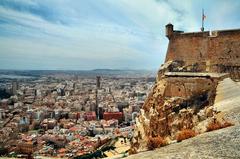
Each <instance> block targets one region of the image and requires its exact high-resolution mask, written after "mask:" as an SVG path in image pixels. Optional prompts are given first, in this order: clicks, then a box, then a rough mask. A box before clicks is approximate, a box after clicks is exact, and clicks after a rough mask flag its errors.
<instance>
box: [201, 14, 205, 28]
mask: <svg viewBox="0 0 240 159" xmlns="http://www.w3.org/2000/svg"><path fill="white" fill-rule="evenodd" d="M204 16H205V15H204V9H202V28H201V31H202V32H203V31H204Z"/></svg>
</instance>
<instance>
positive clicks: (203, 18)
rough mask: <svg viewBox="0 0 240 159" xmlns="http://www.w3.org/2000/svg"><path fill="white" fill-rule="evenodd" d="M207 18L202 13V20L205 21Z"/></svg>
mask: <svg viewBox="0 0 240 159" xmlns="http://www.w3.org/2000/svg"><path fill="white" fill-rule="evenodd" d="M206 18H207V17H206V15H205V14H204V12H203V15H202V20H205V19H206Z"/></svg>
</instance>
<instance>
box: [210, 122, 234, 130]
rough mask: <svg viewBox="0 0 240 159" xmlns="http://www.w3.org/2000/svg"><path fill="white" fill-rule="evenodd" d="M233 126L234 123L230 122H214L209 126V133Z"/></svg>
mask: <svg viewBox="0 0 240 159" xmlns="http://www.w3.org/2000/svg"><path fill="white" fill-rule="evenodd" d="M233 125H234V124H233V123H231V122H228V121H224V122H223V123H220V122H219V121H215V120H213V121H211V122H210V123H209V124H208V125H207V131H213V130H218V129H222V128H226V127H229V126H233Z"/></svg>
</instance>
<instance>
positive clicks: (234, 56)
mask: <svg viewBox="0 0 240 159" xmlns="http://www.w3.org/2000/svg"><path fill="white" fill-rule="evenodd" d="M166 36H167V37H168V39H169V45H168V50H167V55H166V60H165V62H167V61H179V62H182V63H183V65H185V66H186V67H187V66H195V70H194V72H196V71H197V72H217V73H230V76H231V77H232V78H235V79H239V78H240V29H233V30H219V31H212V32H210V31H205V32H192V33H184V32H182V31H175V30H174V29H173V25H172V24H168V25H166Z"/></svg>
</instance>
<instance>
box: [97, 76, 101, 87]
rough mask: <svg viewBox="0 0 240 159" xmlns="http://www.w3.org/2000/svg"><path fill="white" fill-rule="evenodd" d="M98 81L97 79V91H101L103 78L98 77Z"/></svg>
mask: <svg viewBox="0 0 240 159" xmlns="http://www.w3.org/2000/svg"><path fill="white" fill-rule="evenodd" d="M96 79H97V81H96V85H97V89H99V88H100V87H101V82H100V80H101V77H100V76H97V77H96Z"/></svg>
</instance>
